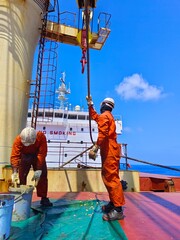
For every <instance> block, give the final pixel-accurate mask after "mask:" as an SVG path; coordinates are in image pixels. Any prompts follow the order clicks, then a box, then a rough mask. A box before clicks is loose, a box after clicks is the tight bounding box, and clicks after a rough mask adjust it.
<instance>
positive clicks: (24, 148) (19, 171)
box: [10, 127, 53, 207]
mask: <svg viewBox="0 0 180 240" xmlns="http://www.w3.org/2000/svg"><path fill="white" fill-rule="evenodd" d="M46 155H47V141H46V136H45V135H44V134H43V133H42V132H40V131H38V132H36V131H35V129H34V128H31V127H26V128H24V129H23V130H22V132H21V133H20V135H18V136H17V137H16V138H15V140H14V143H13V146H12V152H11V157H10V161H11V165H12V169H13V174H12V182H13V183H15V182H17V181H19V184H20V185H26V182H27V176H28V173H29V171H30V168H31V166H32V167H33V170H34V176H33V178H32V181H33V180H35V186H36V190H37V196H38V197H41V201H40V203H41V205H42V206H44V207H50V206H52V205H53V204H52V203H51V202H50V201H49V198H47V191H48V179H47V165H46Z"/></svg>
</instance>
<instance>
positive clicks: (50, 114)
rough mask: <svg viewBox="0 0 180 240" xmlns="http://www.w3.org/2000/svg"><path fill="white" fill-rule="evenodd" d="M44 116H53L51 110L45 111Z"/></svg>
mask: <svg viewBox="0 0 180 240" xmlns="http://www.w3.org/2000/svg"><path fill="white" fill-rule="evenodd" d="M45 117H53V112H45Z"/></svg>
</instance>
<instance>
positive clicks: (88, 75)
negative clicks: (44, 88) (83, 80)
mask: <svg viewBox="0 0 180 240" xmlns="http://www.w3.org/2000/svg"><path fill="white" fill-rule="evenodd" d="M88 2H89V0H86V1H85V19H86V45H87V52H86V56H87V85H88V89H87V90H88V98H90V97H91V93H90V56H89V9H88ZM89 133H90V139H91V142H92V143H93V144H94V141H93V137H92V127H91V118H90V110H89Z"/></svg>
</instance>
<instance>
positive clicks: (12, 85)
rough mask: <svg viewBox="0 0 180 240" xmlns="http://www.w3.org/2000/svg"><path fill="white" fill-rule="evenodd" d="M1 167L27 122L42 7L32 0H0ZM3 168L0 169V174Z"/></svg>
mask: <svg viewBox="0 0 180 240" xmlns="http://www.w3.org/2000/svg"><path fill="white" fill-rule="evenodd" d="M0 13H1V17H0V52H1V54H0V69H1V78H0V106H1V114H0V133H1V134H0V169H1V168H2V166H3V165H5V164H9V158H10V153H11V148H12V144H13V141H14V138H15V136H16V135H17V134H19V132H20V131H21V130H22V129H23V128H24V127H25V126H26V118H27V111H28V101H29V98H28V94H29V90H30V85H29V83H28V80H31V74H32V67H33V58H34V52H35V48H36V46H37V43H38V38H39V27H41V9H40V8H39V7H38V5H37V4H36V3H34V1H32V0H26V1H24V0H8V1H7V0H5V1H4V0H0ZM1 174H2V171H1V170H0V178H2V176H1Z"/></svg>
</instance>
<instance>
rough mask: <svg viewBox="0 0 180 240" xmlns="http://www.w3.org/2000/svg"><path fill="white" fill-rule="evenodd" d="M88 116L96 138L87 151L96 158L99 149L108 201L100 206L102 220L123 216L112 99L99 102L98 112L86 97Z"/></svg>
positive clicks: (89, 98)
mask: <svg viewBox="0 0 180 240" xmlns="http://www.w3.org/2000/svg"><path fill="white" fill-rule="evenodd" d="M87 103H88V106H89V113H90V117H91V118H92V119H93V120H95V121H96V122H97V124H98V138H97V142H96V144H94V146H93V147H92V149H91V150H90V152H89V157H90V158H91V159H94V160H95V159H96V155H97V152H98V149H100V154H101V161H102V172H101V174H102V179H103V182H104V185H105V187H106V189H107V191H108V194H109V199H110V202H109V203H108V204H107V205H104V206H102V210H103V212H104V214H103V220H105V221H113V220H120V219H123V218H124V215H123V210H122V206H123V205H124V204H125V199H124V193H123V189H122V185H121V182H120V178H119V161H120V156H121V148H120V144H118V143H117V135H116V125H115V120H114V118H113V115H112V113H111V112H112V109H113V108H114V100H113V99H112V98H105V99H104V101H103V102H102V103H101V108H100V112H101V114H97V112H96V111H95V110H94V108H93V101H92V98H91V97H87Z"/></svg>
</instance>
